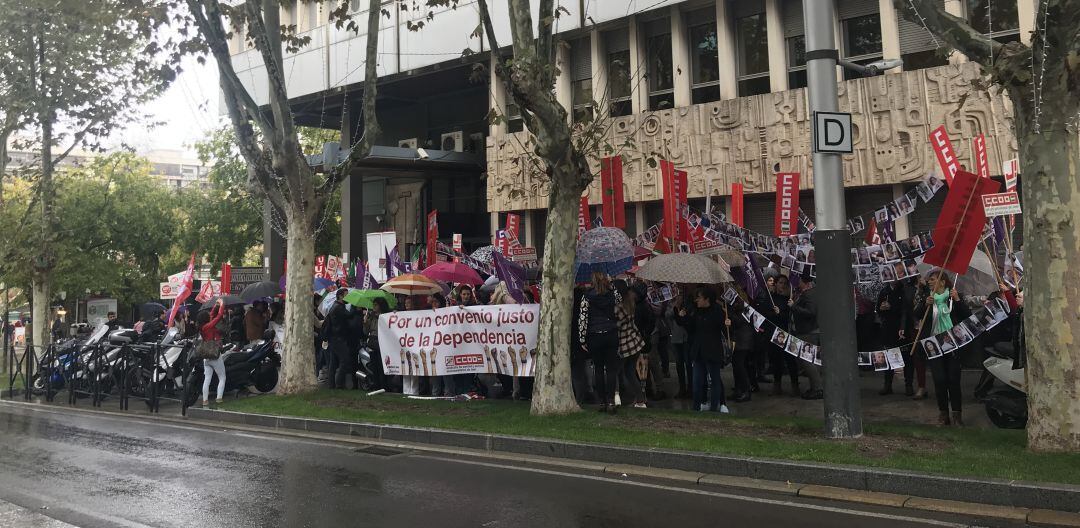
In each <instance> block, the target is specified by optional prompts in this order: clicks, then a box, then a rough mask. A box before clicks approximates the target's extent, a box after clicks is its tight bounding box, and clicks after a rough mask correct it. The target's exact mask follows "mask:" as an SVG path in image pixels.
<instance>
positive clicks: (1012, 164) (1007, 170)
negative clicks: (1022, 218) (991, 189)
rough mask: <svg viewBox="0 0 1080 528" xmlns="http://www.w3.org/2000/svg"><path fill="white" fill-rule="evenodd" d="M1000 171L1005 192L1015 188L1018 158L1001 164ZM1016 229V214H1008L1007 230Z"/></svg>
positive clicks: (1018, 169) (1018, 167)
mask: <svg viewBox="0 0 1080 528" xmlns="http://www.w3.org/2000/svg"><path fill="white" fill-rule="evenodd" d="M1001 173H1002V174H1004V175H1005V192H1013V191H1015V190H1016V176H1017V175H1018V174H1020V160H1018V159H1016V158H1013V159H1011V160H1009V161H1006V162H1005V163H1002V164H1001ZM1013 229H1016V216H1014V215H1009V230H1010V231H1011V230H1013Z"/></svg>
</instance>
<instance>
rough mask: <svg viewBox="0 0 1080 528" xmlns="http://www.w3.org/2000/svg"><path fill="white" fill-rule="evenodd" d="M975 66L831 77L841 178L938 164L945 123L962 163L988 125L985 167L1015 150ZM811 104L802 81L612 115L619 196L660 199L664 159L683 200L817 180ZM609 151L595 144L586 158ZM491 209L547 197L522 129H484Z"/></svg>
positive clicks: (883, 178) (913, 171) (903, 176)
mask: <svg viewBox="0 0 1080 528" xmlns="http://www.w3.org/2000/svg"><path fill="white" fill-rule="evenodd" d="M980 79H981V77H980V74H979V70H978V67H977V66H976V65H975V64H963V65H959V66H951V65H950V66H942V67H938V68H930V69H925V70H916V71H912V72H904V73H899V74H890V75H882V76H877V77H872V78H866V79H856V80H852V81H846V82H842V83H840V84H839V90H838V94H839V107H840V111H841V112H851V113H852V128H853V131H852V133H853V136H854V137H853V147H854V152H853V153H852V154H851V155H845V156H844V157H843V158H844V160H843V167H844V185H845V186H848V187H858V186H868V185H885V184H896V183H904V182H914V181H918V180H920V179H921V178H922V177H923V175H925V174H926V173H927V172H930V171H939V169H938V166H937V160H936V158H935V157H934V154H933V151H932V150H931V148H930V143H929V139H928V136H929V134H930V130H932V129H934V128H937V127H938V126H940V125H945V128H946V130H948V132H949V137H950V138H951V139H952V142H953V147H954V148H955V149H956V151H957V156H958V158H959V159H960V163H961V164H962V165H963V166H965V167H969V168H974V166H975V162H974V160H973V152H972V144H971V141H972V139H973V138H974V137H975V136H977V135H979V134H985V135H986V139H987V145H988V147H989V150H990V168H991V172H992V173H994V174H996V173H997V172H999V171H1000V167H1001V162H1002V161H1003V160H1006V159H1010V158H1013V157H1015V156H1016V152H1017V146H1016V139H1015V138H1014V137H1013V134H1012V125H1013V113H1012V104H1011V102H1010V101H1009V100H1008V98H1007V97H1005V96H1003V95H1002V94H1001V92H1000V91H999V90H991V91H990V92H989V93H988V92H987V91H985V90H982V89H981V88H980V87H979V85H980V83H979V80H980ZM810 119H811V115H810V110H809V105H808V103H807V99H806V90H805V89H798V90H788V91H784V92H776V93H769V94H763V95H758V96H753V97H740V98H737V99H730V100H725V101H715V102H711V103H705V104H699V105H692V106H687V107H682V108H674V109H667V110H661V111H657V112H647V113H642V114H636V115H631V116H625V117H619V118H615V119H612V120H611V121H610V123H608V125H609V127H608V131H607V137H608V138H609V141H608V142H609V143H610V145H612V146H613V147H614V148H615V149H616V152H617V153H619V154H621V155H622V156H624V162H623V185H624V196H625V199H626V201H627V202H640V201H649V200H659V199H661V198H663V190H662V184H661V178H660V169H659V167H658V166H656V164H655V163H650V158H652V159H657V160H658V159H661V158H662V159H668V160H671V161H673V162H674V163H675V165H676V166H677V167H679V168H680V169H683V170H686V171H687V176H688V183H689V190H688V195H689V196H690V197H691V198H700V197H703V196H705V193H706V191H707V189H708V188H709V187H710V186H711V189H712V193H713V195H727V194H729V193H730V190H731V184H732V183H735V182H740V183H742V184H743V185H744V186H745V190H746V192H747V193H764V192H772V191H773V190H775V178H774V176H773V174H774V168H779V170H780V171H783V172H792V171H797V172H800V173H802V174H803V178H802V179H801V184H802V187H803V188H804V189H811V188H813V167H812V163H811V154H810V147H811V143H810V142H811V137H810ZM601 155H607V154H604V153H594V156H601ZM591 161H592V163H591V165H592V169H593V174H594V175H595V178H594V182H593V184H592V185H591V186H590V187H589V202H590V203H592V204H594V205H595V204H599V203H600V177H599V174H600V166H599V162H598V160H596V159H594V160H591ZM487 167H488V175H487V176H488V180H487V181H488V187H487V198H488V211H511V210H523V209H540V208H545V207H547V199H548V195H549V192H548V187H547V186H548V182H547V178H546V177H545V174H544V170H543V166H542V163H541V162H540V161H539V160H538V159H536V158H535V156H534V155H533V154H532V145H531V143H530V142H529V137H528V134H527V133H526V132H519V133H516V134H507V135H505V136H502V137H489V138H488V142H487Z"/></svg>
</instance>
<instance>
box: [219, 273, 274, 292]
mask: <svg viewBox="0 0 1080 528" xmlns="http://www.w3.org/2000/svg"><path fill="white" fill-rule="evenodd" d="M264 280H267V274H266V268H263V267H251V268H233V269H232V280H231V281H230V282H229V291H228V292H222V293H227V294H232V295H239V294H240V292H242V291H244V288H246V287H248V286H249V285H251V284H255V283H256V282H262V281H264Z"/></svg>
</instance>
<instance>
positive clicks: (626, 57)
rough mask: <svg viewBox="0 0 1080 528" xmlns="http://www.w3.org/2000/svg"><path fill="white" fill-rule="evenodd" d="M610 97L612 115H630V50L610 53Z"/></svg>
mask: <svg viewBox="0 0 1080 528" xmlns="http://www.w3.org/2000/svg"><path fill="white" fill-rule="evenodd" d="M607 66H608V97H609V98H610V102H609V106H610V107H611V117H618V116H623V115H629V114H630V113H631V112H632V110H627V111H626V112H625V113H621V112H623V109H624V108H627V109H629V108H630V107H631V104H630V51H629V50H627V51H617V52H614V53H609V54H608V64H607Z"/></svg>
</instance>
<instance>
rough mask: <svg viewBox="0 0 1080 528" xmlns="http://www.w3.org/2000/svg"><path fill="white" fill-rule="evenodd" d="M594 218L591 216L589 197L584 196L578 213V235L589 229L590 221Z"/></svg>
mask: <svg viewBox="0 0 1080 528" xmlns="http://www.w3.org/2000/svg"><path fill="white" fill-rule="evenodd" d="M591 221H592V219H591V218H589V197H588V196H582V197H581V204H579V205H578V213H577V236H578V237H580V236H581V234H582V233H584V232H586V231H588V230H589V222H591Z"/></svg>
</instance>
